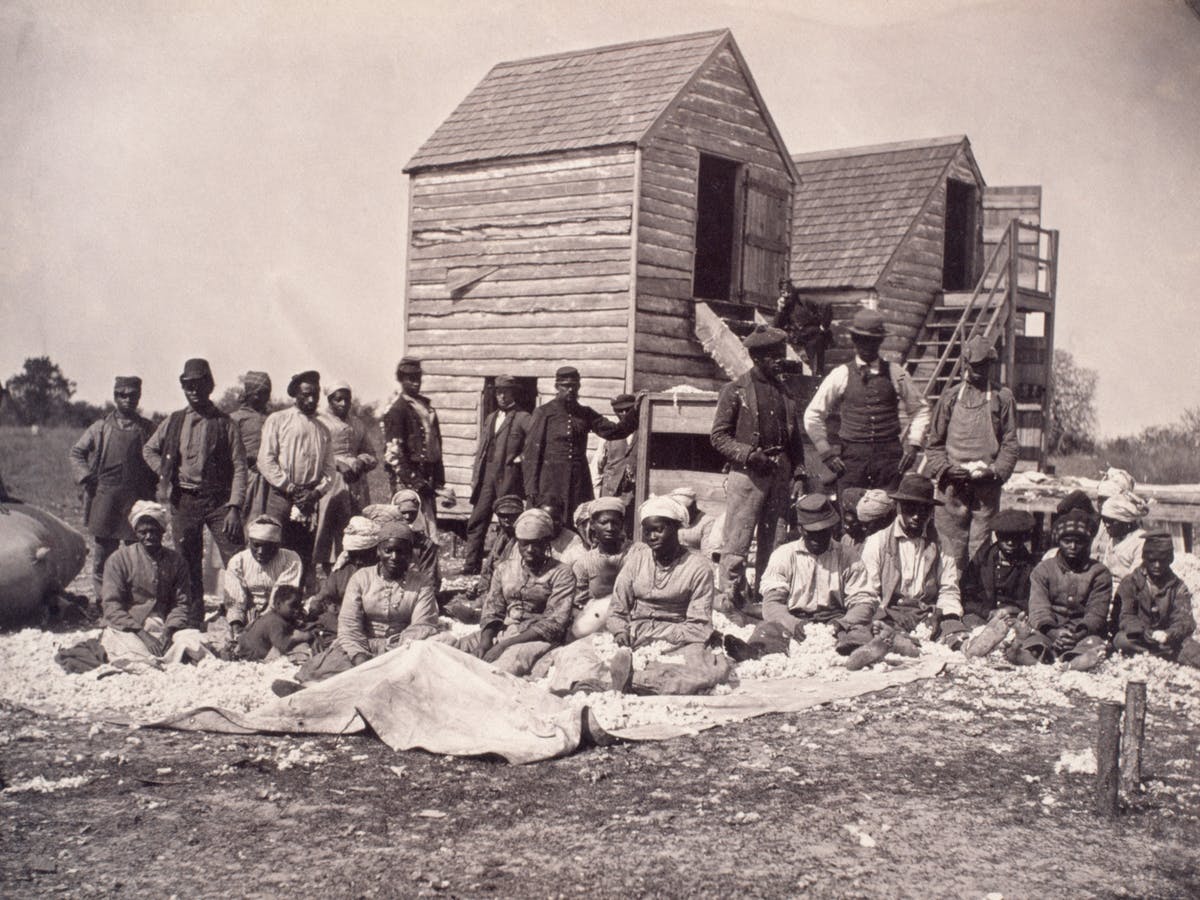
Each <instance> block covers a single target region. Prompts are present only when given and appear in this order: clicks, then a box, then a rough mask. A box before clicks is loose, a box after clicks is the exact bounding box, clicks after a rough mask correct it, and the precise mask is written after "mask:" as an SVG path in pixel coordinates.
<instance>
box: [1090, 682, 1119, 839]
mask: <svg viewBox="0 0 1200 900" xmlns="http://www.w3.org/2000/svg"><path fill="white" fill-rule="evenodd" d="M1120 752H1121V704H1120V703H1113V702H1111V701H1105V702H1103V703H1101V704H1100V731H1099V734H1098V735H1097V737H1096V814H1097V815H1099V816H1102V817H1104V818H1106V819H1115V818H1116V817H1117V811H1118V806H1117V799H1118V794H1117V789H1118V787H1119V786H1120V781H1121V779H1120V771H1119V757H1120Z"/></svg>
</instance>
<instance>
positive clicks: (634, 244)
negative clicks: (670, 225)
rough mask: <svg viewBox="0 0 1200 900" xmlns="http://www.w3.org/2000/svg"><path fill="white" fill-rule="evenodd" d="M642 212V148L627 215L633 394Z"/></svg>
mask: <svg viewBox="0 0 1200 900" xmlns="http://www.w3.org/2000/svg"><path fill="white" fill-rule="evenodd" d="M641 212H642V148H641V146H640V145H639V146H638V147H636V148H635V149H634V151H633V209H632V210H631V211H630V214H629V324H628V325H626V326H625V390H626V391H628V392H633V390H634V386H633V381H634V370H635V363H636V357H637V340H636V338H637V296H638V257H639V256H640V254H641V241H640V240H639V238H638V226H639V220H640V219H641Z"/></svg>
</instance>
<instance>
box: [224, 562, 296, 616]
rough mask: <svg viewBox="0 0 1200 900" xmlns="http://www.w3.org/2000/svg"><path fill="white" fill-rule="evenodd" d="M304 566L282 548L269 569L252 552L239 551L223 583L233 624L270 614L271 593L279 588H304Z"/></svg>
mask: <svg viewBox="0 0 1200 900" xmlns="http://www.w3.org/2000/svg"><path fill="white" fill-rule="evenodd" d="M302 573H303V566H302V565H301V564H300V555H299V554H298V553H296V552H295V551H294V550H288V549H287V548H286V547H280V548H279V550H278V551H277V552H276V553H275V555H274V556H272V557H271V559H270V561H269V562H268V563H267V564H266V565H265V566H263V565H260V564H259V562H258V560H256V559H255V558H254V555H253V554H252V553H251V552H250V549H249V548H247V549H245V550H239V551H238V552H237V553H235V554H234V555H233V557H232V558H231V559H230V560H229V563H228V565H226V566H225V575H224V577H223V578H222V579H221V582H222V585H223V588H222V589H223V590H224V592H225V611H226V616H227V617H228V619H229V621H230V622H246V621H247V618H249V619H250V620H253V619H255V618H257V617H258V616H260V615H262V614H263V613H264V612H266V611H267V607H268V606H269V605H270V602H271V590H272V589H273V588H274V587H275V585H277V584H290V585H293V586H294V587H300V576H301V574H302Z"/></svg>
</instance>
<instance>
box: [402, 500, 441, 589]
mask: <svg viewBox="0 0 1200 900" xmlns="http://www.w3.org/2000/svg"><path fill="white" fill-rule="evenodd" d="M421 502H422V501H421V495H420V494H418V493H417V492H416V491H414V490H410V489H408V488H401V489H400V490H398V491H396V493H395V494H393V495H392V506H393V507H395V508H396V510H397V511H398V512H399V514H400V521H401V522H403V523H404V524H405V525H407V526H408V527H409V528H411V529H412V531H413V557H412V569H413V572H415V573H419V574H421V575H423V576H424V577H425V578H427V579H428V580H429V583H430V584H432V585H433V590H434V593H437V592H438V591H440V590H441V589H442V571H441V563H440V562H439V559H438V550H439V549H440V548H439V547H438V544H437V542H436V541H434V540H433V538H432V537H431V536H430V534H429V522H428V521H427V520H426V519H425V513H424V512H423V511H422V509H421Z"/></svg>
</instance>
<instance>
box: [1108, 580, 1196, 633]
mask: <svg viewBox="0 0 1200 900" xmlns="http://www.w3.org/2000/svg"><path fill="white" fill-rule="evenodd" d="M1117 603H1118V604H1119V606H1120V613H1119V615H1118V619H1117V630H1118V631H1121V632H1124V633H1125V634H1128V635H1137V634H1145V633H1146V632H1149V631H1165V632H1166V633H1167V640H1166V642H1165V643H1166V644H1167V645H1169V646H1178V645H1179V644H1181V643H1183V641H1184V640H1185V639H1187V638H1189V637H1191V636H1192V635H1193V634H1194V633H1195V631H1196V619H1195V617H1194V613H1193V611H1192V592H1191V591H1189V590H1188V587H1187V585H1186V584H1184V583H1183V581H1182V580H1181V579H1180V578H1179V576H1178V575H1176V574H1175V573H1174V572H1171V577H1170V578H1169V579H1168V580H1167V582H1166V583H1165V584H1163V585H1161V586H1159V585H1156V584H1155V583H1154V582H1153V581H1151V580H1150V578H1149V577H1148V576H1147V575H1146V570H1145V569H1143V568H1142V567H1141V566H1138V567H1137V568H1136V569H1134V570H1133V572H1131V573H1130V574H1129V575H1126V576H1125V577H1124V578H1123V579H1121V585H1120V587H1118V588H1117Z"/></svg>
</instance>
